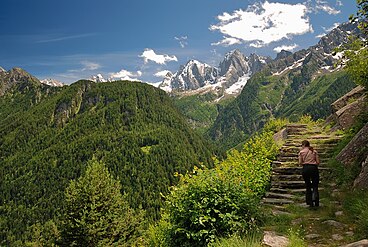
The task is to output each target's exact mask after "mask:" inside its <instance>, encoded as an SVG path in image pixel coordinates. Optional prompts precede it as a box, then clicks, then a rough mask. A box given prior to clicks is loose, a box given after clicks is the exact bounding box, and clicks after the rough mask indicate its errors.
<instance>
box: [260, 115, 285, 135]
mask: <svg viewBox="0 0 368 247" xmlns="http://www.w3.org/2000/svg"><path fill="white" fill-rule="evenodd" d="M288 123H289V120H288V119H285V118H275V119H271V120H270V121H268V122H267V124H266V125H265V126H264V128H263V131H265V132H268V131H271V132H274V133H276V132H278V131H280V130H281V129H282V128H284V127H285V126H286V125H287V124H288Z"/></svg>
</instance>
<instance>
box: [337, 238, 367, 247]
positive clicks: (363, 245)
mask: <svg viewBox="0 0 368 247" xmlns="http://www.w3.org/2000/svg"><path fill="white" fill-rule="evenodd" d="M343 247H368V239H363V240H360V241H358V242H354V243H351V244H347V245H344V246H343Z"/></svg>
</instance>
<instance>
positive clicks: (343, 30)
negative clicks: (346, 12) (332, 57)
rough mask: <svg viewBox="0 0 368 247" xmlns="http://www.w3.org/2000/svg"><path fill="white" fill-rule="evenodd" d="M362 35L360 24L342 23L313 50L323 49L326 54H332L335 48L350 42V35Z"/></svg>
mask: <svg viewBox="0 0 368 247" xmlns="http://www.w3.org/2000/svg"><path fill="white" fill-rule="evenodd" d="M360 34H361V31H360V29H359V28H358V23H351V22H346V23H342V24H340V25H339V26H338V27H336V28H334V29H333V30H332V31H331V32H329V33H328V34H326V35H325V36H323V37H322V38H321V39H320V41H319V42H318V44H317V45H316V46H314V47H313V48H315V49H318V48H322V49H323V51H324V52H325V53H327V54H330V53H332V52H333V49H334V48H336V47H338V46H339V45H341V44H344V43H347V42H348V41H349V36H350V35H357V36H359V35H360Z"/></svg>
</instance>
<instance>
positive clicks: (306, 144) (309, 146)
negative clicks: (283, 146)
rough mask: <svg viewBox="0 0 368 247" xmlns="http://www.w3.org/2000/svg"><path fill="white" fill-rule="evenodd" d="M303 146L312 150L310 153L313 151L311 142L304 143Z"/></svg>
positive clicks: (305, 141)
mask: <svg viewBox="0 0 368 247" xmlns="http://www.w3.org/2000/svg"><path fill="white" fill-rule="evenodd" d="M302 145H303V146H304V147H307V148H309V150H310V151H313V147H311V145H310V143H309V141H307V140H304V141H302Z"/></svg>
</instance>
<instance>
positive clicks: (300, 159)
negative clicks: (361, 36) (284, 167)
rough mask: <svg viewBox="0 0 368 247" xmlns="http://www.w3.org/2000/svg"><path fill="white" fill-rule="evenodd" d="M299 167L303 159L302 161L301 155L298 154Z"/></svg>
mask: <svg viewBox="0 0 368 247" xmlns="http://www.w3.org/2000/svg"><path fill="white" fill-rule="evenodd" d="M298 156H299V165H300V166H301V165H303V159H302V155H301V154H300V153H299V155H298Z"/></svg>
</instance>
